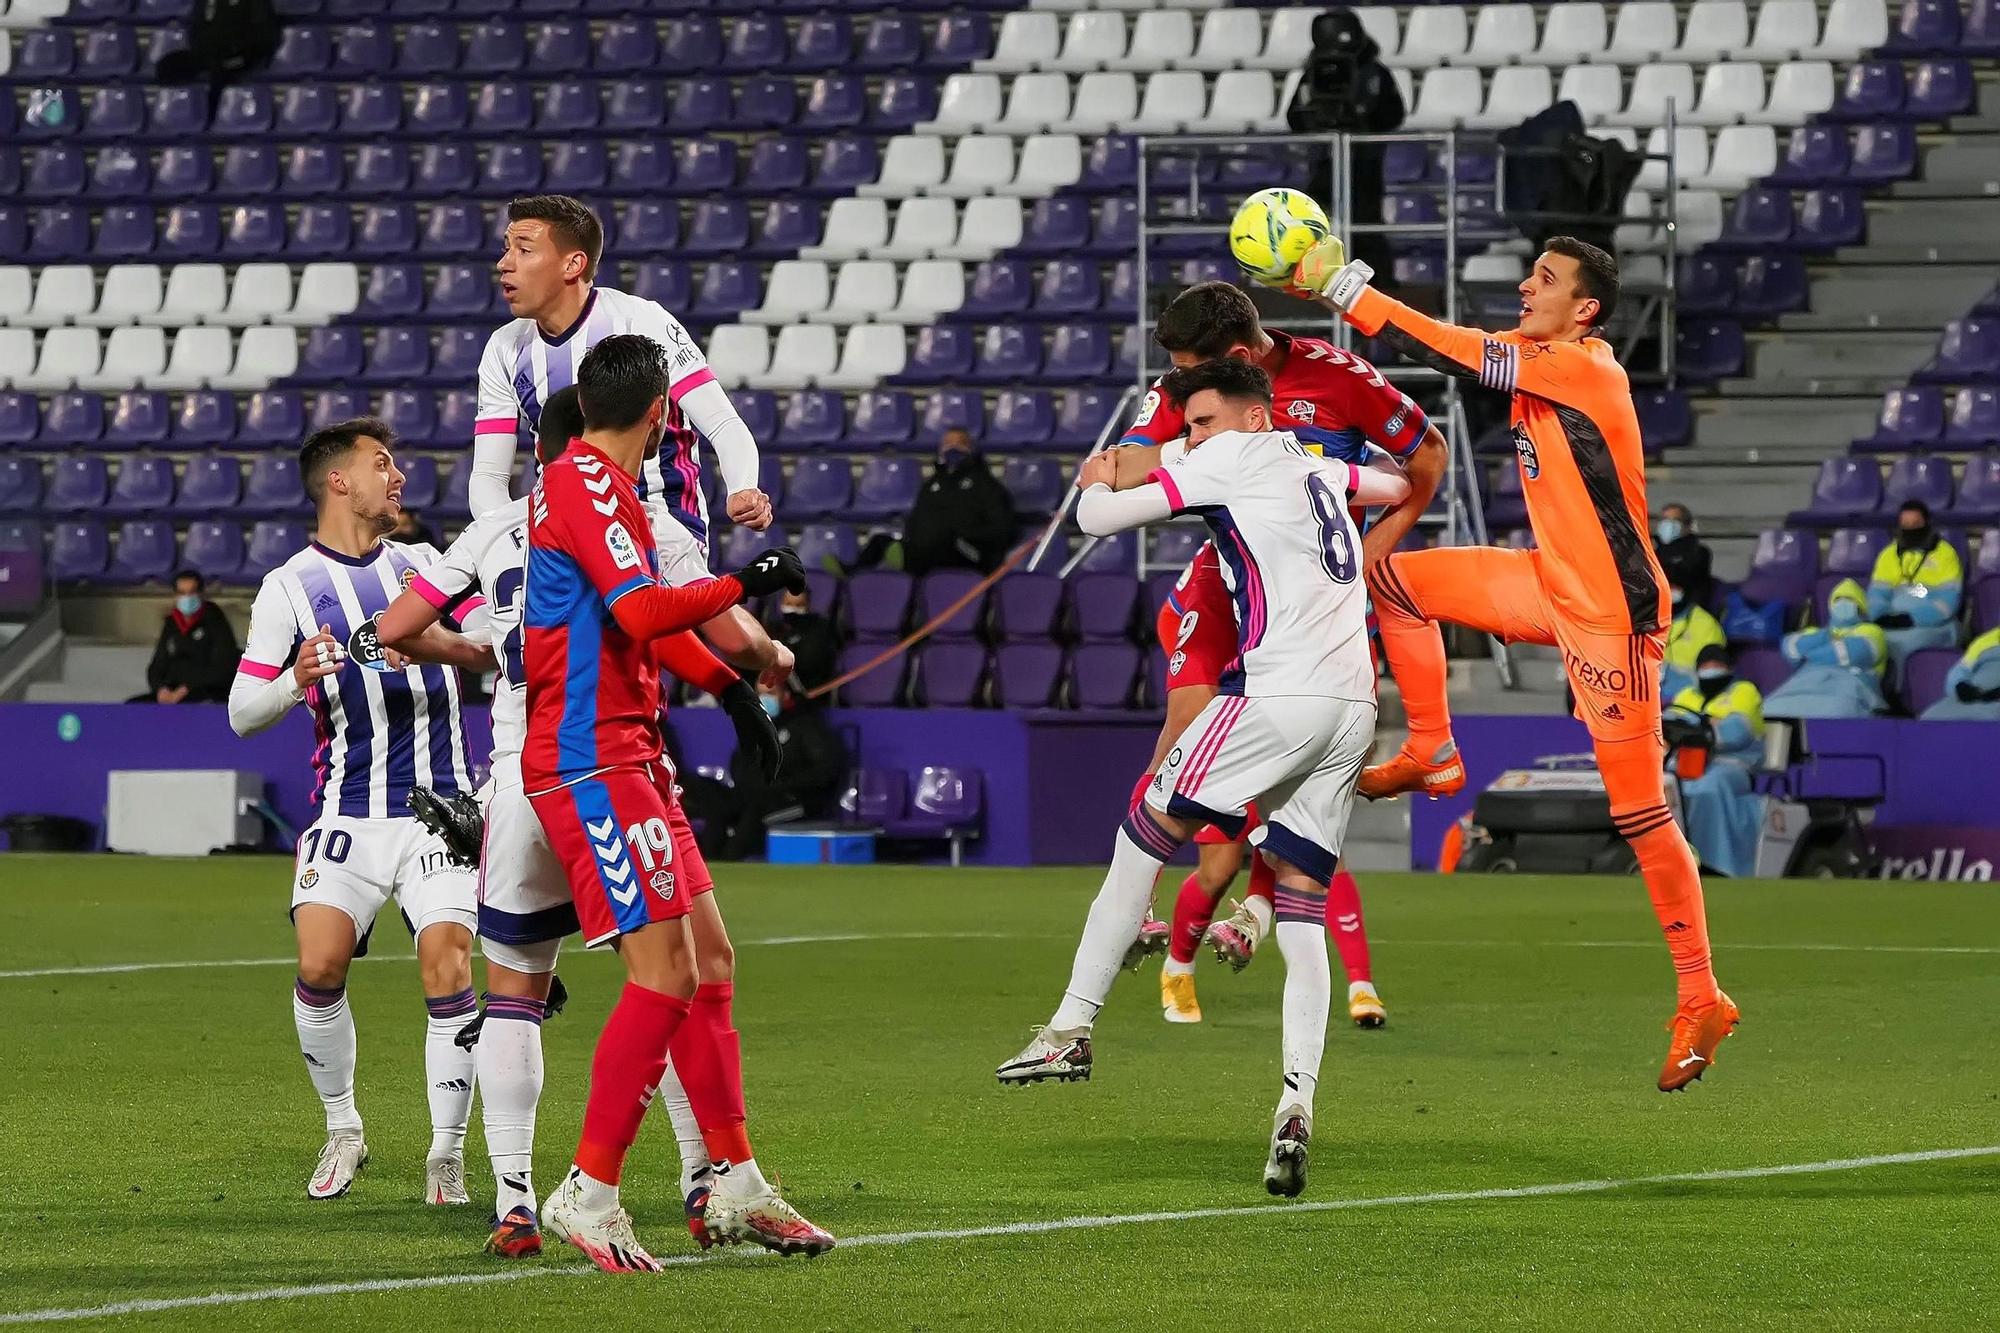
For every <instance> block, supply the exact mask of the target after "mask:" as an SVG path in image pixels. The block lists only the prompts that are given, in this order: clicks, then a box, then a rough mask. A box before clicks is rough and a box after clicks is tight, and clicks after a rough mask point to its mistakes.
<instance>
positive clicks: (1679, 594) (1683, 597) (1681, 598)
mask: <svg viewBox="0 0 2000 1333" xmlns="http://www.w3.org/2000/svg"><path fill="white" fill-rule="evenodd" d="M1668 591H1669V592H1670V593H1671V594H1672V596H1673V599H1674V610H1675V611H1676V612H1679V611H1680V609H1681V608H1682V607H1683V606H1686V605H1687V599H1688V595H1687V594H1686V593H1685V592H1683V591H1681V590H1680V589H1679V588H1670V589H1668Z"/></svg>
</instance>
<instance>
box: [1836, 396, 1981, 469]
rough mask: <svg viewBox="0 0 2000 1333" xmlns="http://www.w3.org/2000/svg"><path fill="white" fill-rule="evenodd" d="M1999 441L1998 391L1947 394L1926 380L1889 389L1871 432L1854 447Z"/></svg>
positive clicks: (1877, 449) (1878, 449) (1968, 445)
mask: <svg viewBox="0 0 2000 1333" xmlns="http://www.w3.org/2000/svg"><path fill="white" fill-rule="evenodd" d="M1994 445H2000V389H1995V388H1993V387H1991V386H1981V387H1975V388H1966V389H1960V390H1958V391H1957V392H1956V393H1953V394H1951V395H1949V400H1947V395H1946V394H1945V393H1944V391H1942V390H1940V389H1938V388H1936V387H1935V386H1933V385H1928V384H1913V385H1910V386H1908V387H1906V388H1901V389H1891V390H1889V392H1888V393H1886V394H1884V395H1883V396H1882V410H1881V411H1880V412H1879V413H1878V414H1877V416H1876V419H1875V430H1874V432H1873V433H1872V434H1870V435H1868V436H1865V437H1864V438H1862V439H1858V440H1856V441H1855V442H1854V447H1855V448H1856V449H1859V450H1863V451H1865V452H1869V453H1890V452H1895V451H1898V450H1903V449H1985V448H1989V447H1991V446H1994Z"/></svg>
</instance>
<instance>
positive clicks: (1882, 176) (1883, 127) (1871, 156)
mask: <svg viewBox="0 0 2000 1333" xmlns="http://www.w3.org/2000/svg"><path fill="white" fill-rule="evenodd" d="M1916 169H1917V132H1916V129H1915V127H1913V126H1911V125H1908V124H1900V123H1895V124H1891V123H1878V124H1871V125H1862V126H1859V127H1857V128H1856V129H1855V131H1854V159H1853V163H1852V165H1850V166H1849V167H1848V173H1847V174H1848V179H1849V180H1853V181H1859V182H1861V183H1862V184H1864V185H1879V184H1882V183H1884V182H1887V181H1899V180H1907V179H1909V178H1910V176H1911V175H1912V174H1914V173H1915V171H1916Z"/></svg>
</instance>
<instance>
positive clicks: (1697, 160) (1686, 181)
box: [1636, 125, 1708, 194]
mask: <svg viewBox="0 0 2000 1333" xmlns="http://www.w3.org/2000/svg"><path fill="white" fill-rule="evenodd" d="M1667 151H1668V148H1667V130H1666V127H1665V126H1664V125H1662V126H1657V127H1655V128H1654V130H1653V132H1652V133H1651V134H1648V135H1647V136H1646V152H1647V153H1648V154H1652V153H1660V154H1663V155H1664V154H1665V153H1666V152H1667ZM1672 152H1673V157H1674V187H1675V188H1676V189H1682V190H1684V189H1686V188H1688V187H1689V186H1690V185H1693V184H1694V183H1695V182H1696V181H1697V180H1699V179H1700V178H1701V177H1703V176H1705V175H1706V174H1707V173H1708V131H1707V130H1702V129H1693V128H1677V129H1675V131H1674V144H1673V149H1672ZM1636 184H1637V186H1638V188H1640V189H1642V190H1647V191H1650V192H1652V193H1654V194H1659V193H1662V192H1663V191H1665V190H1666V188H1667V164H1666V161H1665V160H1664V157H1663V158H1662V159H1661V160H1659V161H1651V160H1649V161H1646V162H1643V163H1641V164H1640V166H1639V177H1638V180H1637V181H1636Z"/></svg>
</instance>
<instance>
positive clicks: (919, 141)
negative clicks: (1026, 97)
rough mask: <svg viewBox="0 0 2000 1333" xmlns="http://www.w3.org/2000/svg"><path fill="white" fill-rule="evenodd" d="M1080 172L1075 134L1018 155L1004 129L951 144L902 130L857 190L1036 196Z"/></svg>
mask: <svg viewBox="0 0 2000 1333" xmlns="http://www.w3.org/2000/svg"><path fill="white" fill-rule="evenodd" d="M1197 77H1199V76H1197ZM1082 175H1083V142H1082V140H1080V139H1079V138H1078V137H1077V136H1076V135H1074V134H1038V135H1035V136H1033V137H1032V138H1029V139H1028V140H1026V141H1025V142H1024V143H1022V144H1020V145H1019V153H1018V155H1017V153H1016V145H1015V141H1014V139H1013V138H1012V136H1009V135H1005V134H967V135H966V136H964V137H963V138H961V139H959V140H958V141H957V142H956V143H955V144H952V145H950V146H949V147H947V145H946V143H945V140H944V139H943V138H942V137H940V136H938V135H935V134H904V135H898V136H897V137H896V138H893V139H891V140H889V142H888V145H887V147H886V148H884V149H883V153H882V174H881V176H880V178H878V179H877V180H876V181H875V183H874V184H872V185H863V186H862V187H861V189H860V191H859V193H860V194H862V195H863V196H866V197H870V198H882V199H904V198H907V197H908V196H910V195H913V194H933V195H943V196H947V197H951V198H961V199H963V198H971V197H973V196H976V195H982V194H1002V195H1014V196H1019V197H1036V196H1040V195H1046V194H1053V193H1054V192H1055V191H1056V190H1058V189H1061V188H1062V187H1063V186H1066V185H1073V184H1075V183H1076V182H1077V180H1078V179H1079V178H1081V177H1082Z"/></svg>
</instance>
